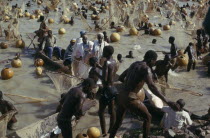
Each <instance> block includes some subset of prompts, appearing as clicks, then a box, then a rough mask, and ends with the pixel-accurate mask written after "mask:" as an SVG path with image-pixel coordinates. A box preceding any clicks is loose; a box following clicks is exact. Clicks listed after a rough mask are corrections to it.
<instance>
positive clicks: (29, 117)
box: [0, 1, 210, 134]
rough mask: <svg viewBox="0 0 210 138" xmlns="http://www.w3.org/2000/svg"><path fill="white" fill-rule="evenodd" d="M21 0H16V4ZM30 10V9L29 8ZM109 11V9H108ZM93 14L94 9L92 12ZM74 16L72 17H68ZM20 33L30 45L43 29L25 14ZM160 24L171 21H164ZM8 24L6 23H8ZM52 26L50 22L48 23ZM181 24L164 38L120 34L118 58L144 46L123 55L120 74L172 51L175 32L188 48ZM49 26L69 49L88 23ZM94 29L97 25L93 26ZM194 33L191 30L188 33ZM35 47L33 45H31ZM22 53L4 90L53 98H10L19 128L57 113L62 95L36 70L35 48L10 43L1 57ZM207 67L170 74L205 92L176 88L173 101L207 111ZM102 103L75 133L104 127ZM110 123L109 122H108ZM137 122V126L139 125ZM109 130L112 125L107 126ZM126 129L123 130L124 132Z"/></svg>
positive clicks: (177, 82) (1, 84)
mask: <svg viewBox="0 0 210 138" xmlns="http://www.w3.org/2000/svg"><path fill="white" fill-rule="evenodd" d="M16 2H17V1H14V2H13V3H16ZM26 9H27V8H26ZM31 9H37V6H36V4H35V6H34V7H33V8H30V9H29V12H31ZM107 12H108V11H107ZM91 13H92V12H91ZM49 17H52V18H54V19H55V18H56V21H58V16H57V15H56V13H55V12H52V13H50V14H49V16H48V18H49ZM68 17H70V16H68ZM150 17H151V21H152V22H156V21H157V18H154V16H153V15H150ZM19 21H20V27H19V28H20V29H19V31H20V33H21V34H22V36H23V40H24V41H25V42H26V46H28V45H29V44H30V40H29V39H28V38H26V33H32V32H34V31H35V30H37V29H38V28H39V24H40V23H39V22H37V20H29V19H26V18H25V17H24V18H22V19H20V20H19ZM158 21H159V22H157V23H160V22H161V23H162V24H164V23H167V22H169V21H167V20H166V19H165V20H160V19H158ZM88 22H89V24H90V25H91V26H92V27H93V21H91V20H90V16H88ZM4 25H5V24H4ZM47 25H49V24H47ZM180 26H181V25H180V24H179V23H177V24H176V25H175V26H172V28H171V30H169V31H162V35H161V37H155V36H147V35H142V34H143V33H144V32H140V35H139V36H129V35H128V30H126V31H125V32H122V33H120V35H121V40H120V41H119V42H117V43H111V45H112V46H114V48H115V53H114V57H115V58H116V55H117V54H119V53H121V54H122V55H123V57H125V56H126V55H127V54H128V51H130V50H133V47H134V45H140V46H141V49H139V50H133V54H134V57H135V58H134V59H127V58H123V60H124V62H123V63H122V64H121V65H120V69H119V71H118V72H117V74H118V75H119V74H121V73H122V72H123V71H124V70H125V69H126V68H127V67H128V66H129V65H130V64H131V63H133V62H134V61H137V60H142V59H143V56H144V54H145V52H146V51H147V50H150V49H152V50H157V51H159V50H163V51H169V50H170V44H169V43H168V37H169V36H171V35H173V36H175V37H176V42H177V45H178V47H179V48H180V49H184V48H185V47H186V46H187V45H188V43H189V42H190V41H193V40H192V38H191V36H190V35H187V34H186V33H185V32H186V31H185V30H183V29H181V28H180ZM49 27H50V28H51V29H52V31H53V34H54V35H56V37H57V45H58V46H60V47H62V48H66V47H67V46H68V44H69V40H70V39H72V38H77V37H79V32H80V31H81V30H87V26H86V24H84V22H82V21H81V20H80V17H75V24H74V26H71V25H69V24H56V23H54V24H52V25H49ZM60 27H64V28H65V29H66V31H67V33H66V34H65V35H58V33H57V32H58V29H59V28H60ZM93 28H94V27H93ZM106 31H107V33H108V35H110V34H111V33H112V32H115V30H111V29H107V30H106ZM188 33H190V32H188ZM96 34H97V32H95V31H91V32H88V38H89V40H92V41H93V40H95V39H96ZM3 39H4V38H1V39H0V41H2V40H3ZM152 39H157V44H152ZM31 48H32V46H31ZM17 52H21V54H22V55H21V59H22V62H23V66H22V67H21V68H18V69H16V68H13V70H14V73H15V74H14V77H13V78H12V79H10V80H1V79H0V89H1V90H2V91H3V92H8V93H12V94H20V95H25V96H29V97H30V96H31V97H35V98H46V99H48V100H49V101H48V102H42V103H33V104H17V103H16V102H17V101H18V102H23V101H26V99H22V98H19V97H14V101H16V102H14V101H12V100H11V99H8V98H6V97H5V96H4V97H5V99H8V100H9V101H11V102H13V103H14V104H15V107H16V108H17V109H18V115H17V119H18V128H23V127H24V126H27V125H29V124H31V123H33V122H35V121H38V120H40V119H43V118H45V117H47V116H49V115H51V114H53V113H54V112H55V109H56V106H57V103H58V101H59V98H60V94H59V93H58V92H57V90H56V89H55V86H54V84H53V83H52V81H51V80H50V78H49V77H48V76H47V75H46V74H44V75H43V76H42V77H37V76H36V74H35V73H34V70H35V67H34V65H33V63H34V57H33V55H32V53H33V50H29V51H27V50H20V49H18V48H15V47H14V46H10V47H9V48H8V49H6V50H4V49H0V59H1V60H2V59H7V58H13V57H14V55H15V53H17ZM158 56H159V57H158V59H163V54H162V53H158ZM7 66H10V64H0V69H3V68H4V67H7ZM206 74H207V68H206V67H204V66H203V65H202V64H201V63H200V61H199V62H198V65H197V67H196V70H194V71H191V72H190V73H189V72H186V68H184V69H180V68H179V69H178V70H177V72H173V73H171V74H170V75H169V84H170V85H173V86H175V87H177V88H183V89H187V90H192V91H195V92H199V93H202V94H203V96H201V97H199V96H193V95H190V94H189V93H182V92H179V91H175V90H169V89H168V90H167V91H166V96H167V97H168V98H169V99H171V100H172V101H176V100H178V99H179V98H183V99H184V100H185V101H186V108H187V109H188V110H190V111H192V112H193V113H196V114H198V115H202V114H205V113H206V112H207V110H208V108H209V105H210V101H209V98H210V93H209V92H210V85H209V84H210V80H209V78H208V77H207V75H206ZM97 110H98V106H96V107H94V108H92V109H91V110H90V111H89V112H87V113H86V116H85V117H83V118H82V119H81V120H80V122H79V123H78V125H77V127H76V130H75V131H74V134H77V133H78V132H81V131H83V130H84V131H86V128H88V127H90V126H96V127H98V128H100V125H99V117H98V115H97ZM106 116H107V121H109V117H108V116H109V115H108V114H106ZM133 121H134V122H136V121H135V120H133V119H131V118H127V119H125V120H124V122H123V127H122V128H121V130H124V131H125V127H126V128H128V129H131V128H132V127H133V125H134V126H137V127H140V126H141V125H139V124H138V123H137V122H136V123H133ZM107 123H108V122H107ZM135 124H136V125H135ZM107 129H108V128H107ZM124 131H122V132H124Z"/></svg>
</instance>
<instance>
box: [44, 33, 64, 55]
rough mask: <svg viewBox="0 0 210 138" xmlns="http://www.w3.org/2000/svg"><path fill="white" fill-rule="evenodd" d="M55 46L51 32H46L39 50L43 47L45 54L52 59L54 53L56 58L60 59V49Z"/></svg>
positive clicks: (54, 38)
mask: <svg viewBox="0 0 210 138" xmlns="http://www.w3.org/2000/svg"><path fill="white" fill-rule="evenodd" d="M55 44H56V37H55V36H54V35H53V34H52V30H49V31H48V35H47V36H46V37H44V40H43V42H42V47H41V50H42V49H43V47H44V52H45V54H46V55H47V56H48V57H49V58H50V59H52V56H53V53H56V55H57V58H58V59H60V58H61V49H60V48H59V47H57V46H55Z"/></svg>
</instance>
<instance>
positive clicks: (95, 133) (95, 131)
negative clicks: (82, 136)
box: [87, 127, 101, 138]
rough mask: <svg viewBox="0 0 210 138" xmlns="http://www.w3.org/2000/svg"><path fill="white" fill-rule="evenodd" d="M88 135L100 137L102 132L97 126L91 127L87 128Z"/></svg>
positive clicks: (95, 137) (91, 137)
mask: <svg viewBox="0 0 210 138" xmlns="http://www.w3.org/2000/svg"><path fill="white" fill-rule="evenodd" d="M87 135H88V136H89V138H98V137H100V135H101V132H100V130H99V129H98V128H96V127H91V128H89V129H88V130H87Z"/></svg>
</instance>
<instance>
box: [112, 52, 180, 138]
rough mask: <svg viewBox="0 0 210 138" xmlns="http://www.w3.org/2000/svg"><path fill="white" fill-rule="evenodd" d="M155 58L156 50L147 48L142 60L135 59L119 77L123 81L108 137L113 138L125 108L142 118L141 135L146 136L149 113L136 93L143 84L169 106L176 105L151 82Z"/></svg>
mask: <svg viewBox="0 0 210 138" xmlns="http://www.w3.org/2000/svg"><path fill="white" fill-rule="evenodd" d="M156 60H157V54H156V52H154V51H152V50H149V51H147V52H146V54H145V56H144V60H143V61H137V62H134V63H133V64H131V66H130V67H129V68H128V69H126V70H125V71H124V72H123V73H122V74H121V75H120V77H119V80H120V81H122V82H123V84H122V86H121V89H120V91H119V96H118V98H117V99H118V103H117V104H118V107H117V116H116V118H117V120H116V122H115V124H114V127H113V128H112V130H111V134H110V138H114V137H115V135H116V133H117V130H118V128H119V127H120V125H121V124H122V121H123V118H124V116H125V113H126V111H127V110H130V111H131V112H132V113H134V114H136V115H137V116H141V117H142V118H143V119H144V123H143V137H144V138H148V136H149V132H150V123H151V115H150V113H149V112H148V110H147V108H146V106H145V105H144V104H143V103H142V101H140V100H139V98H138V97H137V93H138V92H139V91H140V90H141V89H142V88H143V86H144V84H145V83H146V84H147V85H148V88H149V89H150V90H151V91H152V93H154V94H155V95H156V96H157V97H159V98H160V99H161V100H162V101H164V102H165V103H166V104H168V105H169V106H171V107H173V108H174V107H176V106H175V103H172V102H170V101H168V100H167V99H166V98H165V97H164V96H163V95H162V94H161V93H160V92H159V91H158V89H157V87H156V86H155V84H154V82H153V75H152V72H151V68H152V67H153V66H154V65H155V62H156Z"/></svg>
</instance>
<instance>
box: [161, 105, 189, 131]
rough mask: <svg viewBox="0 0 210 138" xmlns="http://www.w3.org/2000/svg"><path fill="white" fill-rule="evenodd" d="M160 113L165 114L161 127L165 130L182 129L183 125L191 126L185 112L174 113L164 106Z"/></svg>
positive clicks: (187, 114)
mask: <svg viewBox="0 0 210 138" xmlns="http://www.w3.org/2000/svg"><path fill="white" fill-rule="evenodd" d="M162 111H163V112H165V115H164V117H163V126H164V128H165V129H166V130H167V129H170V128H171V127H175V128H178V129H180V128H182V126H183V124H185V125H191V124H192V120H191V118H190V115H189V113H187V112H186V111H178V112H175V111H174V110H173V109H171V107H168V106H164V107H163V108H162Z"/></svg>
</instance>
